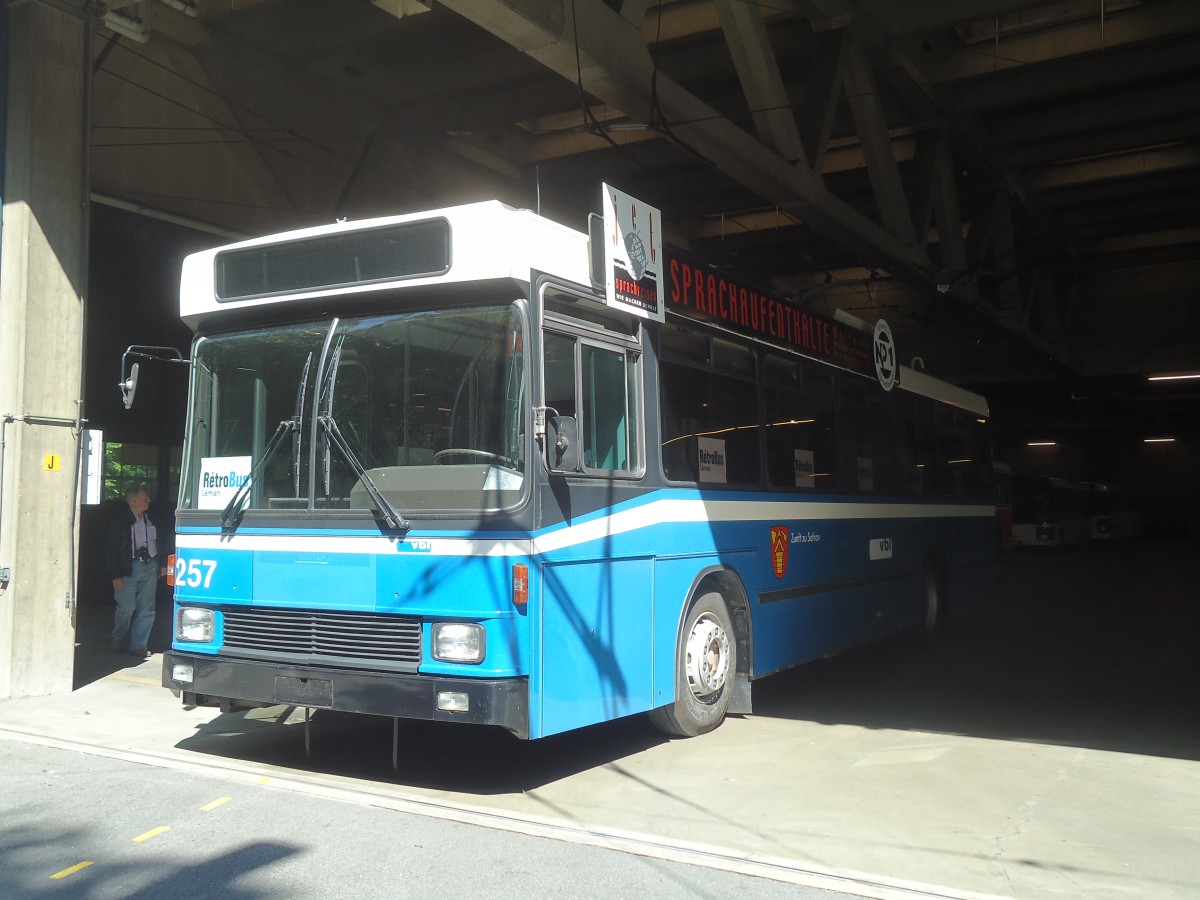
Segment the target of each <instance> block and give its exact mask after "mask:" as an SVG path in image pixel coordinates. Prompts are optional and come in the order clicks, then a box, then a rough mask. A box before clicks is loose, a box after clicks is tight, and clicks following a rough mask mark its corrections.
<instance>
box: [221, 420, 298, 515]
mask: <svg viewBox="0 0 1200 900" xmlns="http://www.w3.org/2000/svg"><path fill="white" fill-rule="evenodd" d="M299 427H300V423H299V422H298V421H297V420H296V419H284V420H283V421H282V422H280V423H279V427H278V428H276V429H275V433H274V434H273V435H271V439H270V440H269V441H267V446H266V447H264V448H263V452H262V456H260V457H259V458H258V462H257V463H255V464H254V468H253V469H251V470H250V474H249V475H247V476H246V480H245V481H243V482H242V486H241V487H239V488H238V489H237V493H235V494H234V495H233V497H231V498H230V500H229V503H227V504H226V505H225V510H224V512H222V513H221V527H222V528H229V527H232V526H235V525H236V524H237V521H238V519H239V515H238V514H239V513H240V512H241V507H242V504H243V503H245V502H246V497H247V495H249V493H250V487H251V485H252V484H253V483H254V480H255V479H256V478H258V475H259V473H260V472H262V470H263V467H264V466H265V465H266V464H267V462H268V461H269V460H270V459H271V457H272V456H274V455H275V451H276V450H278V449H279V448H280V447H282V446H283V439H284V437H286V436H287V433H288V432H289V431H292V430H294V429H296V428H299Z"/></svg>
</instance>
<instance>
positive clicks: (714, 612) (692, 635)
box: [650, 591, 737, 737]
mask: <svg viewBox="0 0 1200 900" xmlns="http://www.w3.org/2000/svg"><path fill="white" fill-rule="evenodd" d="M678 643H679V645H678V646H677V647H676V650H675V702H674V703H669V704H667V705H666V706H660V707H659V708H658V709H655V710H652V711H651V713H650V720H651V721H652V722H653V723H654V725H655V727H657V728H658V729H660V730H661V731H664V732H666V733H667V734H669V735H671V736H672V737H696V736H697V735H701V734H705V733H707V732H709V731H712V730H713V729H714V728H716V727H717V726H718V725H720V724H721V722H723V721H724V719H725V712H726V710H728V709H729V699H730V697H731V696H732V693H733V680H734V676H735V674H736V672H737V638H736V636H735V634H734V631H733V620H732V618H731V617H730V615H729V607H728V605H727V604H726V603H725V598H724V597H722V596H721V595H720V594H719V593H716V592H715V591H712V592H709V593H706V594H702V595H701V596H700V597H699V598H698V599H697V600H696V602H695V603H693V604H692V605H691V607H690V608H689V609H688V612H687V616H686V617H685V619H684V625H683V631H682V632H681V633H680V636H679V642H678Z"/></svg>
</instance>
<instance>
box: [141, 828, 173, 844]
mask: <svg viewBox="0 0 1200 900" xmlns="http://www.w3.org/2000/svg"><path fill="white" fill-rule="evenodd" d="M169 830H170V829H169V827H168V826H166V825H160V826H159V827H158V828H152V829H151V830H150V831H147V832H146V833H145V834H139V835H138V836H137V837H135V838H134V839H133V842H134V843H135V844H140V843H141V842H142V841H148V840H150V838H152V837H158V836H159V835H160V834H162V833H163V832H164V831H169Z"/></svg>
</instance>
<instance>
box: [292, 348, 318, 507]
mask: <svg viewBox="0 0 1200 900" xmlns="http://www.w3.org/2000/svg"><path fill="white" fill-rule="evenodd" d="M312 357H313V355H312V351H311V350H310V351H309V352H308V359H306V360H305V361H304V371H303V372H301V373H300V385H299V386H298V387H297V388H296V412H295V414H294V415H293V416H292V422H293V423H294V425H293V427H292V496H293V497H296V498H299V496H300V448H301V446H302V445H303V444H304V433H303V431H301V430H300V423H301V421H302V420H303V416H304V392H305V390H307V388H308V371H309V369H311V368H312Z"/></svg>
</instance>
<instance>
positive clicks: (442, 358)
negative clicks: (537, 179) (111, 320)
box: [163, 202, 997, 738]
mask: <svg viewBox="0 0 1200 900" xmlns="http://www.w3.org/2000/svg"><path fill="white" fill-rule="evenodd" d="M638 249H639V251H640V250H641V248H640V247H639V248H638ZM593 271H594V270H593V267H592V266H591V264H590V256H589V237H588V235H587V234H584V233H580V232H576V231H572V230H570V229H568V228H565V227H563V226H561V225H558V224H555V223H553V222H551V221H549V220H547V219H544V218H542V217H540V216H538V215H535V214H534V213H532V212H529V211H523V210H517V209H512V208H509V207H507V206H504V205H502V204H500V203H497V202H485V203H478V204H472V205H467V206H461V207H456V208H450V209H442V210H437V211H434V212H429V213H423V214H417V215H403V216H397V217H393V218H383V219H375V220H370V221H362V222H353V223H338V224H335V225H328V226H323V227H317V228H310V229H307V230H302V231H297V232H293V233H289V234H283V235H277V236H274V237H267V238H261V239H257V240H250V241H245V242H242V243H237V244H234V245H231V246H227V247H223V248H218V249H215V250H209V251H205V252H201V253H197V254H194V255H192V256H190V257H188V258H187V260H186V261H185V263H184V266H183V272H182V292H181V307H180V308H181V315H182V317H183V319H184V321H185V322H186V323H187V324H188V325H190V326H191V327H192V328H193V329H194V331H195V333H196V337H195V340H194V343H193V345H192V350H191V362H190V365H191V379H190V395H189V401H188V409H187V423H186V446H185V450H184V472H183V476H182V480H183V486H182V488H181V495H180V498H179V510H178V514H177V551H176V552H177V555H176V558H175V560H174V564H173V566H174V569H173V571H174V584H175V598H174V622H173V644H172V649H171V651H170V652H169V653H167V654H166V656H165V659H164V669H163V683H164V685H165V686H166V687H169V688H171V689H172V690H173V691H174V692H175V693H176V694H177V695H181V696H182V698H183V700H184V702H185V703H187V704H197V705H202V706H203V705H208V706H220V707H222V708H223V709H226V710H231V709H238V708H250V707H256V706H271V705H276V704H292V705H295V706H297V707H304V708H306V709H332V710H344V711H350V712H359V713H367V714H375V715H380V716H386V717H393V718H395V719H397V720H399V719H402V718H411V719H425V720H443V721H451V722H469V723H481V724H488V725H495V726H500V727H502V728H505V729H507V730H508V731H510V732H512V733H513V734H515V735H517V736H519V737H521V738H540V737H544V736H547V735H552V734H556V733H560V732H563V731H566V730H568V729H573V728H579V727H582V726H586V725H591V724H593V723H598V722H603V721H607V720H611V719H615V718H617V717H621V716H627V715H631V714H636V713H649V714H650V716H651V717H652V719H653V720H654V722H655V723H656V724H657V725H658V726H659V727H661V728H662V729H664V730H665V731H667V732H668V733H670V734H673V735H678V736H689V735H696V734H700V733H703V732H706V731H708V730H710V729H712V728H715V727H716V726H717V725H718V724H720V722H721V721H722V720H723V718H724V717H725V715H726V714H727V713H748V712H750V711H751V684H752V682H753V681H754V680H755V679H757V678H760V677H762V676H765V675H768V674H770V673H773V672H777V671H779V670H781V669H786V668H788V667H791V666H795V665H797V664H799V663H803V662H805V661H808V660H813V659H817V658H821V657H827V656H829V655H831V654H834V653H837V652H839V651H841V650H845V649H846V648H849V647H853V646H855V645H860V644H864V643H866V642H871V641H876V640H879V639H882V638H884V637H886V636H889V635H893V634H897V633H900V632H904V631H909V630H913V631H917V632H920V631H924V632H933V631H934V630H936V629H937V628H938V627H939V626H940V625H941V624H942V623H943V622H944V621H945V620H946V618H947V617H948V616H949V615H951V614H957V613H960V612H963V611H965V610H968V609H970V608H971V607H972V606H974V605H975V604H977V603H979V602H980V601H981V600H982V599H983V598H984V597H986V596H987V594H988V593H989V591H990V590H991V589H992V588H993V587H994V584H995V575H996V556H997V554H996V540H995V502H994V498H995V489H994V485H993V483H992V476H991V467H990V451H989V442H988V439H987V436H988V426H987V420H988V409H987V406H986V404H985V403H984V401H983V400H982V399H981V398H980V397H978V396H976V395H974V394H970V393H968V392H966V391H964V390H960V389H957V388H955V387H953V386H951V385H948V384H944V383H941V382H939V381H936V380H935V379H933V378H931V377H928V376H926V375H924V374H923V373H919V372H914V371H909V370H907V369H905V368H903V367H895V368H896V371H894V372H891V373H890V374H891V376H892V377H891V378H890V379H889V382H890V383H887V384H886V387H887V388H888V389H886V390H885V384H884V383H883V382H882V381H881V379H880V377H878V373H877V371H876V368H877V367H875V366H874V365H873V359H872V347H873V343H872V342H873V336H872V332H870V331H863V330H862V329H860V328H858V327H855V325H854V324H853V323H849V324H848V323H847V322H844V321H839V320H834V319H828V318H823V317H819V316H816V315H813V314H812V313H809V312H806V311H803V310H801V309H799V308H798V307H795V306H793V305H792V304H790V303H788V302H786V301H784V300H782V299H780V298H776V297H773V296H770V295H769V294H766V293H763V292H761V291H756V290H754V289H753V288H751V287H749V286H747V285H744V284H741V283H739V282H736V281H734V280H732V279H730V278H728V277H727V276H725V275H724V274H722V273H719V272H718V271H717V270H715V269H711V268H709V267H706V266H703V265H701V264H698V263H695V262H693V261H690V260H685V259H682V258H681V257H677V256H669V257H668V258H667V259H666V260H663V261H662V264H661V268H660V269H659V271H660V273H661V275H660V277H659V278H658V280H657V281H656V282H655V283H654V284H653V285H651V286H650V287H649V288H646V289H645V290H644V291H643V289H642V288H640V287H638V283H636V282H634V281H630V282H627V283H626V284H625V288H626V289H627V290H628V291H631V292H632V293H633V294H636V295H638V296H639V297H640V298H641V300H642V301H644V303H643V305H644V306H645V307H646V308H647V309H652V308H653V307H655V306H658V307H659V308H658V313H657V315H654V314H651V315H647V314H645V310H637V309H633V310H631V309H630V308H629V307H628V306H627V305H620V304H613V303H611V302H607V301H606V293H605V290H604V289H602V288H600V287H598V286H596V285H595V283H594V281H593V276H592V272H593ZM640 275H641V273H639V276H640ZM874 340H875V341H876V344H875V345H874V346H876V348H877V349H878V338H875V339H874ZM884 349H887V347H885V348H884Z"/></svg>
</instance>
